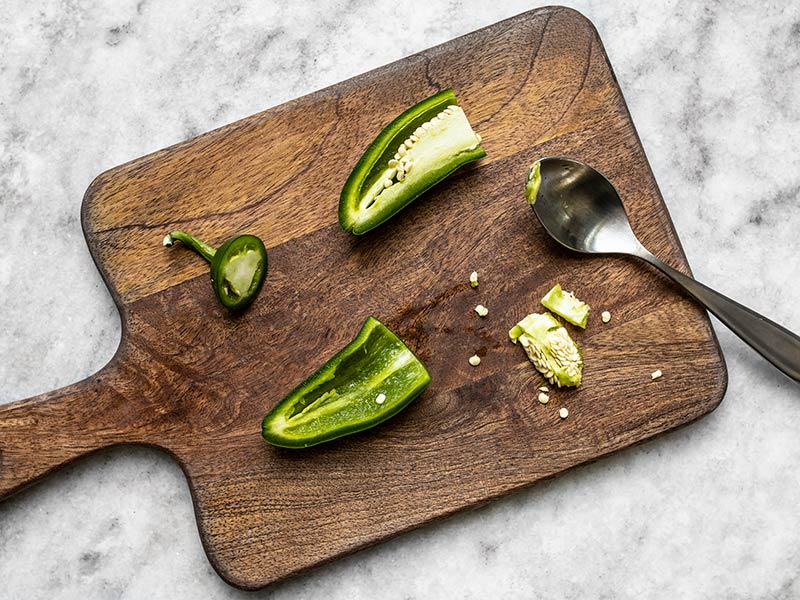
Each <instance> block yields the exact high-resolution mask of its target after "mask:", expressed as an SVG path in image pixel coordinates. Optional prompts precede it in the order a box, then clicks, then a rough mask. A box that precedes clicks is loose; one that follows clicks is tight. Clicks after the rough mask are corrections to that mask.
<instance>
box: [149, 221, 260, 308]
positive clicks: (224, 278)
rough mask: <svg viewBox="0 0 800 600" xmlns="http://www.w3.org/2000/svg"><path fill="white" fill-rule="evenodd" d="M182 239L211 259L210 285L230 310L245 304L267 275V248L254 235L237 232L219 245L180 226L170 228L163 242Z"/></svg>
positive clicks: (167, 244) (204, 256)
mask: <svg viewBox="0 0 800 600" xmlns="http://www.w3.org/2000/svg"><path fill="white" fill-rule="evenodd" d="M174 240H180V241H181V242H183V243H184V244H186V245H187V246H188V247H190V248H191V249H192V250H194V251H195V252H197V253H198V254H199V255H200V256H202V257H203V258H205V259H206V260H207V261H208V262H209V263H211V285H212V287H213V289H214V294H215V295H216V296H217V299H218V300H219V301H220V303H221V304H222V305H223V306H224V307H225V308H228V309H230V310H233V311H236V310H242V309H243V308H246V307H247V306H248V305H249V304H250V303H251V302H252V301H253V300H254V299H255V297H256V296H257V295H258V292H259V291H260V290H261V286H262V285H263V284H264V279H265V278H266V276H267V249H266V247H265V246H264V242H262V241H261V240H260V239H259V238H257V237H256V236H254V235H248V234H244V235H237V236H236V237H232V238H231V239H229V240H228V241H226V242H225V243H224V244H222V246H220V247H219V248H218V249H214V248H212V247H211V246H209V245H208V244H206V243H204V242H201V241H200V240H198V239H197V238H195V237H194V236H191V235H189V234H188V233H185V232H183V231H180V230H175V231H170V232H169V233H168V234H167V236H166V237H165V238H164V245H165V246H171V245H172V244H173V242H174Z"/></svg>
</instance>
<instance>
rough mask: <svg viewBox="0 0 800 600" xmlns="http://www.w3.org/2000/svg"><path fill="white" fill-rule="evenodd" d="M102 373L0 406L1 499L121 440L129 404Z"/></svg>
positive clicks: (107, 369)
mask: <svg viewBox="0 0 800 600" xmlns="http://www.w3.org/2000/svg"><path fill="white" fill-rule="evenodd" d="M111 370H113V369H109V367H106V368H104V369H103V370H101V371H100V372H99V373H97V374H95V375H93V376H92V377H89V378H88V379H85V380H83V381H79V382H78V383H74V384H72V385H69V386H67V387H64V388H61V389H59V390H56V391H54V392H49V393H46V394H42V395H40V396H35V397H33V398H28V399H27V400H21V401H19V402H13V403H11V404H6V405H2V406H0V499H2V498H5V497H6V496H10V495H11V494H13V493H15V492H17V491H19V490H21V489H22V488H24V487H25V486H27V485H29V484H31V483H33V482H34V481H36V480H38V479H40V478H41V477H44V476H45V475H47V474H48V473H50V472H52V471H54V470H55V469H57V468H58V467H60V466H63V465H65V464H67V463H69V462H71V461H73V460H75V459H76V458H79V457H80V456H83V455H85V454H88V453H90V452H93V451H94V450H97V449H99V448H102V447H104V446H109V445H112V444H115V443H119V442H121V441H125V440H124V439H123V437H124V433H123V432H122V431H121V429H120V427H121V426H122V425H123V424H124V420H123V421H120V412H121V411H120V410H119V409H120V406H119V405H120V404H121V403H123V402H125V401H124V399H123V398H122V397H121V396H120V394H119V393H118V392H117V391H115V390H114V387H113V386H111V385H109V384H108V378H109V373H110V371H111Z"/></svg>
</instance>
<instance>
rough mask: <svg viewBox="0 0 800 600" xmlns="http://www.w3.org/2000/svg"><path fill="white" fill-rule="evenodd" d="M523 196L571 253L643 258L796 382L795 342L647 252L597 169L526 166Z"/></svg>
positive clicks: (552, 163)
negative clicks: (623, 255)
mask: <svg viewBox="0 0 800 600" xmlns="http://www.w3.org/2000/svg"><path fill="white" fill-rule="evenodd" d="M525 196H526V198H527V199H528V203H529V204H530V206H531V208H532V209H533V212H534V214H535V215H536V217H537V218H538V219H539V222H540V223H541V224H542V226H543V227H544V229H545V230H546V231H547V233H549V234H550V236H551V237H552V238H553V239H555V240H556V241H557V242H558V243H560V244H561V245H562V246H565V247H566V248H569V249H570V250H574V251H576V252H583V253H587V254H628V255H631V256H636V257H638V258H641V259H643V260H646V261H647V262H649V263H650V264H651V265H653V266H655V267H656V268H658V269H659V270H661V271H662V272H663V273H664V274H665V275H667V276H668V277H669V278H670V279H672V280H673V281H674V282H675V283H677V284H678V285H680V286H681V287H682V288H683V289H684V290H685V291H686V292H687V293H688V294H689V295H690V296H691V297H692V298H694V299H695V300H697V302H699V303H700V304H702V305H703V306H705V308H706V309H708V310H709V311H711V312H712V313H713V314H714V315H716V316H717V317H718V318H719V320H720V321H722V322H723V323H724V324H725V325H727V326H728V327H729V328H730V329H731V330H732V331H733V332H734V333H735V334H736V335H738V336H739V337H740V338H742V339H743V340H744V341H745V342H747V343H748V344H749V345H750V346H751V347H752V348H753V349H754V350H756V351H757V352H759V353H760V354H761V355H762V356H763V357H764V358H766V359H767V360H768V361H770V362H771V363H772V364H773V365H775V366H776V367H777V368H778V369H780V370H781V371H782V372H783V373H785V374H786V375H788V376H789V377H791V378H792V379H794V380H795V381H800V338H799V337H798V336H797V335H795V334H794V333H792V332H791V331H789V330H788V329H785V328H784V327H781V326H780V325H778V324H777V323H774V322H772V321H770V320H769V319H767V318H766V317H763V316H762V315H760V314H758V313H756V312H755V311H753V310H751V309H749V308H747V307H745V306H742V305H741V304H739V303H738V302H735V301H733V300H731V299H730V298H728V297H726V296H723V295H722V294H720V293H719V292H716V291H714V290H712V289H711V288H709V287H707V286H705V285H703V284H702V283H699V282H698V281H695V280H694V279H693V278H691V277H689V276H688V275H685V274H684V273H681V272H680V271H678V270H676V269H674V268H672V267H670V266H669V265H667V264H665V263H664V262H662V261H661V260H659V259H658V258H657V257H655V256H654V255H653V254H651V253H650V252H649V251H648V250H647V249H646V248H645V247H644V246H643V245H642V244H641V242H639V240H638V239H637V238H636V235H635V234H634V233H633V230H632V229H631V226H630V221H629V220H628V215H627V213H626V212H625V206H624V204H623V203H622V199H621V198H620V196H619V193H617V190H616V189H615V188H614V186H613V185H612V184H611V182H610V181H609V180H608V179H607V178H606V177H605V176H604V175H603V174H601V173H600V172H599V171H597V170H596V169H594V168H592V167H590V166H589V165H587V164H585V163H582V162H580V161H577V160H574V159H571V158H565V157H561V156H551V157H547V158H543V159H541V160H539V161H537V162H535V163H534V164H533V166H531V168H530V171H529V172H528V177H527V181H526V186H525Z"/></svg>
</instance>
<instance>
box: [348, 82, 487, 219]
mask: <svg viewBox="0 0 800 600" xmlns="http://www.w3.org/2000/svg"><path fill="white" fill-rule="evenodd" d="M484 156H486V152H485V151H484V149H483V148H482V147H481V137H480V135H478V134H477V133H475V132H474V131H473V130H472V127H471V126H470V124H469V121H467V117H466V115H464V111H463V110H462V109H461V107H460V106H458V105H457V104H456V97H455V94H453V90H451V89H447V90H444V91H442V92H439V93H438V94H435V95H433V96H431V97H430V98H428V99H426V100H423V101H422V102H420V103H419V104H416V105H414V106H412V107H411V108H409V109H408V110H406V111H405V112H404V113H403V114H401V115H400V116H399V117H397V118H396V119H395V120H394V121H392V122H391V123H389V125H387V126H386V128H385V129H384V130H383V131H382V132H381V133H380V135H378V137H377V138H375V141H374V142H372V144H370V146H369V148H367V150H366V152H364V155H363V156H362V157H361V160H359V161H358V163H357V164H356V166H355V168H354V169H353V172H352V173H350V177H348V178H347V182H346V183H345V184H344V188H343V189H342V194H341V196H340V198H339V224H340V225H341V226H342V228H343V229H344V230H345V231H351V232H353V233H355V234H357V235H358V234H362V233H366V232H367V231H369V230H370V229H373V228H375V227H377V226H378V225H380V224H381V223H383V222H384V221H386V220H387V219H388V218H390V217H391V216H393V215H395V214H396V213H397V212H399V211H400V210H401V209H403V208H404V207H405V206H407V205H408V204H410V203H411V202H412V201H413V200H415V199H416V198H417V197H418V196H419V195H420V194H422V193H423V192H425V191H426V190H428V189H430V188H431V187H433V186H434V185H436V184H437V183H439V182H440V181H442V180H443V179H444V178H446V177H447V176H448V175H450V174H451V173H452V172H453V171H455V170H456V169H458V168H459V167H461V166H463V165H465V164H467V163H469V162H472V161H474V160H477V159H479V158H482V157H484Z"/></svg>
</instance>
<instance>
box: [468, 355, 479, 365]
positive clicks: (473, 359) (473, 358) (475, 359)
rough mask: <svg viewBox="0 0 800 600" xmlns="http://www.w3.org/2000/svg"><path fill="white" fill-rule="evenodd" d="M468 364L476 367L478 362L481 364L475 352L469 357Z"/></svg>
mask: <svg viewBox="0 0 800 600" xmlns="http://www.w3.org/2000/svg"><path fill="white" fill-rule="evenodd" d="M469 364H471V365H472V366H473V367H477V366H478V365H479V364H481V357H480V356H478V355H477V354H473V355H472V356H470V357H469Z"/></svg>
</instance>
